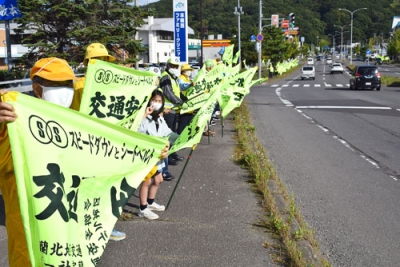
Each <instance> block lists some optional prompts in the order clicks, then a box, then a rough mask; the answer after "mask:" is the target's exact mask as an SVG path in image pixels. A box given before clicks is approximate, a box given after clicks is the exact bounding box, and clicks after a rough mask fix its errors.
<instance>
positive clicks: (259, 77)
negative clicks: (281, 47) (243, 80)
mask: <svg viewBox="0 0 400 267" xmlns="http://www.w3.org/2000/svg"><path fill="white" fill-rule="evenodd" d="M262 17H263V14H262V0H260V19H259V22H258V34H262ZM261 54H262V49H261V41H258V79H261Z"/></svg>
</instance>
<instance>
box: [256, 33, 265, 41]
mask: <svg viewBox="0 0 400 267" xmlns="http://www.w3.org/2000/svg"><path fill="white" fill-rule="evenodd" d="M262 40H264V35H262V34H258V35H257V41H259V42H261V41H262Z"/></svg>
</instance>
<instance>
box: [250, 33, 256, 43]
mask: <svg viewBox="0 0 400 267" xmlns="http://www.w3.org/2000/svg"><path fill="white" fill-rule="evenodd" d="M255 41H256V36H255V35H254V34H252V35H251V36H250V42H255Z"/></svg>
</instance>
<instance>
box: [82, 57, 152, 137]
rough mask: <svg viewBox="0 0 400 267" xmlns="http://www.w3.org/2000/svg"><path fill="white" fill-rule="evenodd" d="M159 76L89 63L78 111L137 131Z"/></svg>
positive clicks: (111, 65)
mask: <svg viewBox="0 0 400 267" xmlns="http://www.w3.org/2000/svg"><path fill="white" fill-rule="evenodd" d="M156 80H157V75H156V74H154V73H152V72H146V71H138V70H134V69H131V68H126V67H123V66H119V65H117V64H113V63H110V62H106V61H101V60H89V64H88V70H87V73H86V82H85V88H84V90H83V94H82V101H81V106H80V109H79V111H80V112H82V113H84V114H89V115H90V116H93V117H96V118H99V119H102V120H105V121H108V122H111V123H113V124H118V125H120V126H123V127H125V128H128V129H132V130H134V131H136V130H137V127H138V126H139V123H140V120H141V119H142V116H143V114H144V111H145V109H146V105H147V103H148V101H149V97H150V95H151V92H152V91H153V90H154V89H155V88H156V85H155V84H156Z"/></svg>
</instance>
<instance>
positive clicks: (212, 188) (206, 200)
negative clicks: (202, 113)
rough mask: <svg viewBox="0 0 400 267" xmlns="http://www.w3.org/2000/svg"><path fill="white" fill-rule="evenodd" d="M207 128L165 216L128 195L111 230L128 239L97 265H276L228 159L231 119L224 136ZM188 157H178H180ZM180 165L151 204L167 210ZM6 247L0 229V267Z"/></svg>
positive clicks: (244, 184)
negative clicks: (151, 215)
mask: <svg viewBox="0 0 400 267" xmlns="http://www.w3.org/2000/svg"><path fill="white" fill-rule="evenodd" d="M212 130H213V131H215V132H216V135H215V136H214V137H210V143H208V137H205V136H203V137H202V139H201V142H200V144H199V145H198V146H197V148H196V149H195V150H194V152H193V154H192V157H191V159H190V161H189V162H188V164H187V168H186V170H185V173H184V174H183V177H182V180H181V182H180V184H179V186H178V188H177V190H176V193H175V196H174V198H173V199H172V201H171V204H170V206H169V208H168V210H166V211H163V212H157V214H158V215H159V216H160V219H158V220H153V221H149V220H146V219H143V218H139V217H138V216H137V212H138V204H139V199H138V192H136V193H135V194H134V195H133V196H132V197H131V199H130V200H129V203H128V205H126V207H125V209H126V210H127V211H129V212H131V213H132V218H131V219H129V220H125V221H122V220H120V221H118V222H117V224H116V229H117V230H119V231H123V232H125V233H126V235H127V237H126V239H124V240H122V241H118V242H115V241H110V242H109V243H108V245H107V247H106V250H105V252H104V254H103V257H102V258H101V260H100V262H99V264H98V265H97V266H99V267H112V266H119V267H125V266H126V267H131V266H139V267H140V266H166V267H168V266H190V267H197V266H198V267H204V266H221V267H225V266H226V267H228V266H229V267H231V266H234V267H235V266H237V267H242V266H256V267H257V266H260V267H261V266H262V267H265V266H278V265H277V264H275V263H274V262H273V261H272V259H271V256H270V252H269V251H268V249H266V248H264V247H263V244H264V242H268V243H269V244H271V243H272V242H273V241H271V240H270V237H269V236H268V234H267V233H266V231H265V229H264V228H262V227H259V225H260V224H261V222H262V221H265V220H266V219H265V218H264V217H263V216H264V214H263V211H262V208H261V207H260V205H259V199H258V198H257V196H256V195H255V193H254V192H253V191H252V189H251V187H252V185H251V184H249V183H248V177H247V173H246V171H245V170H243V169H241V168H240V167H239V166H237V165H236V164H235V163H234V162H233V160H232V154H233V152H234V148H235V145H236V141H235V140H234V139H233V135H234V134H235V133H234V130H233V125H232V120H231V119H228V120H225V128H224V135H223V137H222V136H221V126H220V124H219V123H217V125H216V126H213V128H212ZM189 152H190V149H185V150H184V151H181V152H179V154H180V155H181V156H184V157H185V159H186V158H187V156H188V155H189ZM184 164H185V162H181V163H179V165H178V166H170V168H169V169H170V170H169V171H170V172H171V173H172V174H173V175H174V176H175V177H176V178H175V179H174V180H172V181H170V182H163V183H162V184H161V186H160V189H159V191H158V193H157V198H156V202H157V203H159V204H162V205H166V204H167V202H168V200H169V197H170V196H171V193H172V191H173V188H174V186H175V185H176V182H177V179H178V177H179V174H180V172H181V171H182V169H183V167H184ZM6 243H7V239H6V235H5V229H4V227H3V226H0V267H6V266H7V264H6V263H7V260H6V257H7V256H6V255H7V252H6V245H7V244H6ZM271 249H272V248H271Z"/></svg>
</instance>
